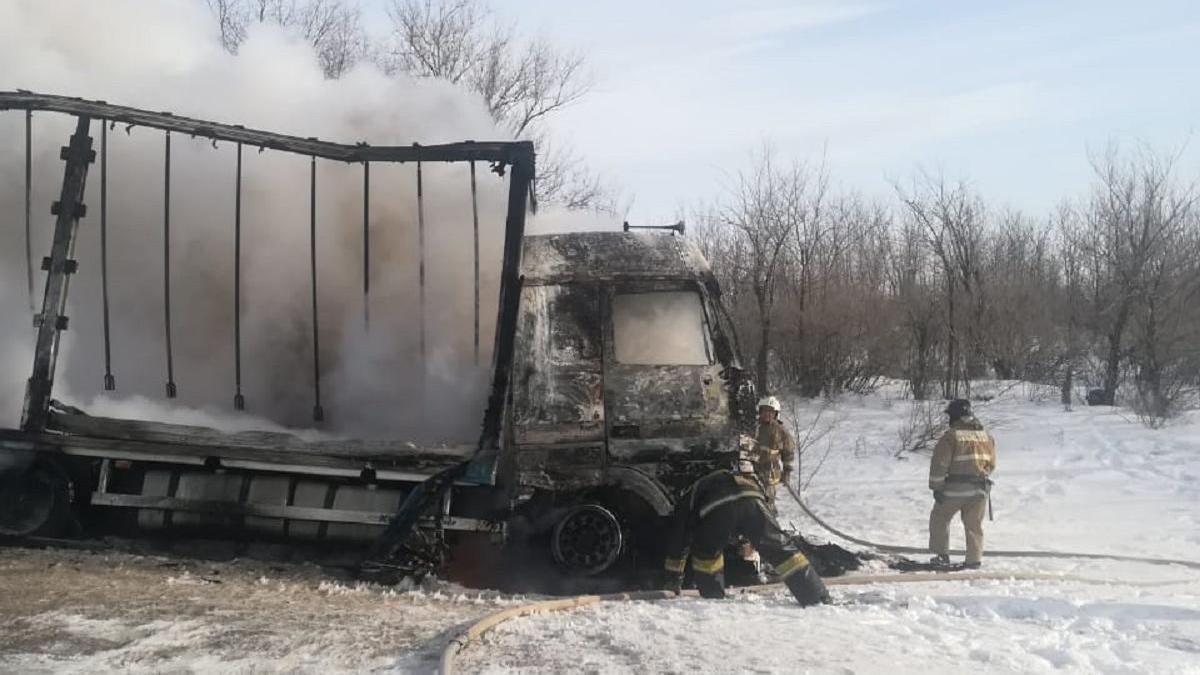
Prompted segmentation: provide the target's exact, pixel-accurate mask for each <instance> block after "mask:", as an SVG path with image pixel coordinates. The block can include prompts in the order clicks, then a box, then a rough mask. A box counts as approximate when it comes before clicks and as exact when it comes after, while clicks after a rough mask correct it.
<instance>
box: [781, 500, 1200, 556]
mask: <svg viewBox="0 0 1200 675" xmlns="http://www.w3.org/2000/svg"><path fill="white" fill-rule="evenodd" d="M784 486H785V487H787V489H788V492H789V493H791V495H792V499H794V500H796V503H797V504H799V505H800V510H801V511H804V514H805V515H807V516H808V517H809V518H811V519H812V521H813V522H814V523H816V524H817V525H819V526H820V527H822V528H823V529H825V530H827V531H828V532H830V533H832V534H834V535H836V536H838V537H841V538H842V539H845V540H846V541H849V542H853V543H855V544H858V545H859V546H867V547H869V548H873V549H875V550H877V551H882V552H884V553H929V549H928V548H927V547H924V546H920V547H918V546H896V545H893V544H880V543H877V542H873V541H868V540H866V539H861V538H859V537H855V536H853V535H850V534H846V533H845V532H842V531H841V530H839V529H837V528H836V527H834V526H832V525H830V524H829V523H827V522H825V521H824V520H821V518H820V517H819V516H818V515H817V514H815V513H813V512H812V509H810V508H808V505H807V504H805V503H804V500H803V499H800V495H799V494H797V493H796V490H795V488H793V487H792V486H791V485H788V484H787V483H784ZM951 553H954V554H956V555H963V554H964V553H966V551H963V550H961V549H956V550H953V551H951ZM987 555H988V556H994V557H999V558H1084V559H1088V560H1118V561H1121V562H1139V563H1150V564H1152V565H1181V566H1183V567H1188V568H1191V569H1194V570H1200V562H1197V561H1194V560H1172V559H1169V558H1143V557H1139V556H1131V555H1116V554H1111V553H1074V552H1063V551H992V550H989V551H988V552H987Z"/></svg>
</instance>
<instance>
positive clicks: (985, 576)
mask: <svg viewBox="0 0 1200 675" xmlns="http://www.w3.org/2000/svg"><path fill="white" fill-rule="evenodd" d="M979 580H1002V581H1010V580H1017V581H1031V580H1032V581H1074V582H1077V583H1085V584H1111V583H1114V582H1113V581H1112V580H1110V579H1093V578H1089V577H1077V576H1073V575H1070V574H1051V573H1046V572H930V573H918V574H859V575H852V576H844V577H830V578H827V579H825V580H824V581H825V585H827V586H861V585H867V584H877V583H910V584H911V583H926V582H932V581H979ZM1120 583H1122V584H1125V583H1126V582H1120ZM1176 583H1186V582H1178V581H1158V582H1141V583H1138V582H1132V583H1129V585H1142V586H1164V585H1169V584H1176ZM783 588H785V586H784V585H783V584H766V585H763V586H746V587H742V588H731V589H728V592H730V593H765V592H770V591H777V590H781V589H783ZM679 597H693V598H695V597H700V594H699V593H698V592H697V591H694V590H689V591H683V592H682V593H680V594H676V593H675V592H673V591H639V592H631V593H612V594H609V595H577V596H573V597H569V598H558V599H555V600H543V601H540V602H531V603H529V604H527V605H521V606H519V607H510V608H508V609H503V610H500V611H499V612H494V613H492V614H489V615H487V616H485V617H483V618H482V619H480V620H479V621H476V622H475V623H473V624H471V625H470V626H468V627H467V628H466V630H464V631H463V632H461V633H459V634H458V635H456V636H455V637H454V638H452V639H451V640H450V642H449V643H448V644H447V645H446V646H445V648H444V649H442V658H441V664H440V668H439V672H441V673H442V675H451V674H452V673H454V672H455V671H454V660H455V659H456V658H457V657H458V656H459V654H461V653H462V652H463V651H464V650H465V649H466V648H467V647H469V646H470V645H471V644H472V643H473V642H475V641H477V640H478V639H479V638H480V637H482V636H483V634H484V633H487V632H488V631H490V630H492V629H493V628H495V627H496V626H499V625H500V624H502V623H504V622H505V621H510V620H512V619H517V618H520V617H522V616H528V615H530V614H540V613H543V612H561V611H564V610H569V609H576V608H578V607H586V606H588V605H595V604H599V603H602V602H618V601H629V600H642V601H656V600H674V599H676V598H679Z"/></svg>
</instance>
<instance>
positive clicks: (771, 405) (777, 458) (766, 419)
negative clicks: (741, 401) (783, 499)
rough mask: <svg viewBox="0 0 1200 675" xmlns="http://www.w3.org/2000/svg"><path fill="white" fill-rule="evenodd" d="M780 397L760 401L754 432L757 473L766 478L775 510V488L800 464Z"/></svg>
mask: <svg viewBox="0 0 1200 675" xmlns="http://www.w3.org/2000/svg"><path fill="white" fill-rule="evenodd" d="M780 409H781V406H780V405H779V399H777V398H775V397H774V396H768V397H766V398H764V399H762V400H760V401H759V402H758V428H757V429H756V430H755V432H754V440H755V442H756V447H757V454H756V456H755V457H754V473H755V474H756V475H757V476H758V479H759V481H761V482H762V485H763V488H764V489H765V492H766V496H767V506H769V507H770V508H771V510H772V511H774V510H775V492H776V491H777V490H778V489H779V484H780V483H788V482H789V481H791V479H792V469H793V467H795V465H796V443H795V441H793V440H792V436H791V434H789V433H788V432H787V429H784V428H783V423H782V422H780V421H779V411H780Z"/></svg>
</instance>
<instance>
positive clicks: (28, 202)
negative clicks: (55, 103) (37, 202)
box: [25, 110, 37, 314]
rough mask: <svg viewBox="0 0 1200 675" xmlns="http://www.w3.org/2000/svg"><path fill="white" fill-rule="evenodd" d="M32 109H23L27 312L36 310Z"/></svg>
mask: <svg viewBox="0 0 1200 675" xmlns="http://www.w3.org/2000/svg"><path fill="white" fill-rule="evenodd" d="M32 194H33V111H32V110H26V111H25V280H26V282H27V284H28V286H29V312H30V314H33V313H35V312H37V306H36V305H35V304H34V301H33V215H32V214H33V211H32V208H33V206H32V205H33V199H32Z"/></svg>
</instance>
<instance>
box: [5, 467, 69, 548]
mask: <svg viewBox="0 0 1200 675" xmlns="http://www.w3.org/2000/svg"><path fill="white" fill-rule="evenodd" d="M70 518H71V484H70V481H69V480H68V479H67V477H66V476H65V475H64V474H63V473H62V472H61V471H59V470H58V469H57V467H55V466H53V465H49V464H42V463H37V464H34V465H32V466H30V467H29V468H27V469H24V470H18V471H8V472H5V473H3V474H0V537H6V538H9V537H11V538H15V537H28V536H39V535H40V536H53V535H57V534H61V530H62V529H63V528H64V525H65V524H66V523H67V522H69V521H70Z"/></svg>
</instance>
